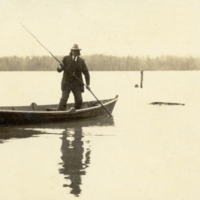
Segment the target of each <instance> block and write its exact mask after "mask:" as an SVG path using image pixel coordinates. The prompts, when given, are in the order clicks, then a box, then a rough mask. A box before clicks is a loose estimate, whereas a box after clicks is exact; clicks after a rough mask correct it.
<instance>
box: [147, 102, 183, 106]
mask: <svg viewBox="0 0 200 200" xmlns="http://www.w3.org/2000/svg"><path fill="white" fill-rule="evenodd" d="M150 104H151V105H159V106H162V105H168V106H184V105H185V104H184V103H169V102H152V103H150Z"/></svg>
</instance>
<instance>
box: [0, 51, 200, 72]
mask: <svg viewBox="0 0 200 200" xmlns="http://www.w3.org/2000/svg"><path fill="white" fill-rule="evenodd" d="M82 57H83V58H84V59H85V61H86V64H87V66H88V68H89V70H90V71H141V70H147V71H151V70H159V71H160V70H200V57H192V56H189V57H180V56H159V57H154V58H153V57H149V56H145V57H139V56H126V57H117V56H108V55H102V54H100V55H99V54H95V55H90V56H82ZM57 58H58V59H59V60H60V61H62V58H63V56H57ZM57 66H58V62H57V61H56V60H55V59H54V58H53V57H50V56H31V57H28V56H27V57H17V56H11V57H0V71H54V70H56V68H57Z"/></svg>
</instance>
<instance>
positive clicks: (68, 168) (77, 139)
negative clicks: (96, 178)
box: [60, 127, 90, 196]
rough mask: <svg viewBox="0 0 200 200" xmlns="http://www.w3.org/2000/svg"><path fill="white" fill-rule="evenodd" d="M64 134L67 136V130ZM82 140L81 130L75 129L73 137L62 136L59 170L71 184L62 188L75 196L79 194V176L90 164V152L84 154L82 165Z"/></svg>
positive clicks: (83, 173)
mask: <svg viewBox="0 0 200 200" xmlns="http://www.w3.org/2000/svg"><path fill="white" fill-rule="evenodd" d="M65 132H66V133H67V134H69V131H68V130H66V131H65ZM82 138H83V136H82V128H81V127H79V128H75V129H74V135H73V136H66V135H63V137H62V146H61V151H62V157H61V159H62V160H63V165H62V166H63V168H62V169H60V173H62V174H64V175H68V176H67V177H65V179H69V180H70V181H71V184H69V185H68V184H65V185H63V186H64V187H70V188H72V190H71V193H72V194H74V195H76V196H78V195H79V194H80V193H81V188H80V184H81V176H82V175H85V174H86V172H85V170H84V169H85V168H87V167H88V164H89V162H90V150H88V151H87V152H86V154H85V157H86V160H85V162H84V163H83V161H82V160H83V152H84V148H83V144H84V143H83V141H82ZM73 139H74V140H73ZM72 140H73V141H72Z"/></svg>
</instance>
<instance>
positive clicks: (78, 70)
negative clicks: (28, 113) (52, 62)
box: [57, 44, 90, 110]
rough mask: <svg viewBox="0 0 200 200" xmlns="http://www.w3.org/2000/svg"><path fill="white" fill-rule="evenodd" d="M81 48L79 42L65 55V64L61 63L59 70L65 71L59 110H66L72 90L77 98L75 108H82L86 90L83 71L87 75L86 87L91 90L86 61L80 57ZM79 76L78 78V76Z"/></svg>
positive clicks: (63, 61)
mask: <svg viewBox="0 0 200 200" xmlns="http://www.w3.org/2000/svg"><path fill="white" fill-rule="evenodd" d="M80 50H81V49H79V47H78V45H77V44H74V45H73V47H72V48H71V52H70V55H69V56H65V57H64V58H63V60H62V63H63V65H64V66H63V65H59V67H58V68H57V71H58V72H62V71H64V73H63V78H62V88H61V89H62V97H61V99H60V103H59V106H58V110H64V109H65V107H66V103H67V101H68V98H69V94H70V92H71V91H72V93H73V95H74V99H75V109H80V107H81V104H82V94H81V93H82V92H84V85H83V83H82V82H83V78H82V73H83V74H84V76H85V81H86V88H87V89H89V90H90V88H89V85H90V75H89V71H88V68H87V66H86V64H85V61H84V60H83V59H82V58H80V57H79V56H80ZM75 76H76V77H78V79H80V80H78V79H77V78H76V77H75Z"/></svg>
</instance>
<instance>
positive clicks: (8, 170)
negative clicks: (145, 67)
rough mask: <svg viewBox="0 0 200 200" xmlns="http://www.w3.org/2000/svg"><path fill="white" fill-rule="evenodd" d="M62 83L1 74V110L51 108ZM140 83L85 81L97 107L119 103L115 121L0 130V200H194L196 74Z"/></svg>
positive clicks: (199, 151)
mask: <svg viewBox="0 0 200 200" xmlns="http://www.w3.org/2000/svg"><path fill="white" fill-rule="evenodd" d="M60 81H61V74H58V73H56V72H1V73H0V91H1V98H0V105H1V106H10V105H13V106H14V105H30V104H31V103H32V102H36V103H37V104H51V103H57V102H58V101H59V98H60V95H61V91H60ZM139 83H140V73H139V72H92V73H91V89H92V91H93V92H94V93H95V95H96V96H97V97H98V98H99V99H104V98H112V97H114V96H115V95H116V94H118V95H119V100H118V102H117V104H116V107H115V109H114V112H113V116H114V117H113V118H109V117H108V118H107V117H106V118H99V119H93V120H84V121H78V122H70V123H56V124H40V125H28V126H15V127H1V128H0V158H1V162H0V177H1V178H0V191H1V198H0V199H2V200H4V199H5V200H7V199H14V200H27V199H30V200H38V199H42V200H43V199H45V200H46V199H48V200H51V199H52V200H55V199H59V200H62V199H63V200H64V199H74V198H76V199H77V198H78V199H81V200H82V199H84V200H88V199H95V200H96V199H97V200H98V199H109V200H112V199H113V200H114V199H115V200H116V199H119V200H121V199H126V200H129V199H130V200H132V199H140V200H146V199H148V200H160V199H162V200H167V199H176V200H177V199H178V200H179V199H180V200H188V199H192V200H197V199H198V200H199V198H200V190H199V185H200V170H199V168H200V159H199V157H200V123H199V113H200V101H199V100H200V94H199V92H200V72H196V71H193V72H144V86H143V87H144V88H143V89H140V88H135V87H134V86H135V84H139ZM83 97H84V100H93V99H94V98H93V96H92V95H91V94H90V93H89V92H87V91H86V92H85V93H84V96H83ZM69 101H70V102H73V96H72V95H71V97H70V100H69ZM155 101H162V102H174V103H184V104H185V106H155V105H149V103H151V102H155Z"/></svg>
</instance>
